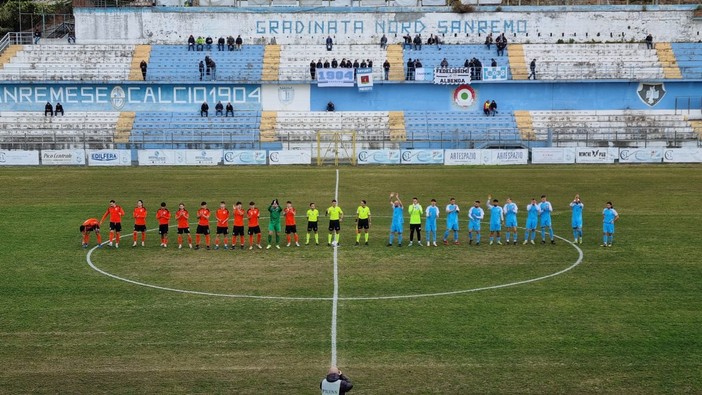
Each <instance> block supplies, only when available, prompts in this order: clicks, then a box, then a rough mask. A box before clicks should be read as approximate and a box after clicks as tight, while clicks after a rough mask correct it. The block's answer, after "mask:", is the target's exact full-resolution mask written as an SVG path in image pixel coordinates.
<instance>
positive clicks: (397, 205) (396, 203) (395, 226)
mask: <svg viewBox="0 0 702 395" xmlns="http://www.w3.org/2000/svg"><path fill="white" fill-rule="evenodd" d="M393 197H395V199H394V200H393ZM390 207H391V208H392V222H391V223H390V240H389V241H388V247H392V243H393V238H394V236H395V235H397V246H398V247H402V225H403V224H404V222H405V220H404V218H403V217H402V215H403V214H404V210H405V208H404V206H403V205H402V201H401V200H400V194H399V193H395V192H390Z"/></svg>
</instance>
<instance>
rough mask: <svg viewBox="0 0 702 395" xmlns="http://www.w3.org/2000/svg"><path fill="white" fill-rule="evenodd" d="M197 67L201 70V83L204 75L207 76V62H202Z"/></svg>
mask: <svg viewBox="0 0 702 395" xmlns="http://www.w3.org/2000/svg"><path fill="white" fill-rule="evenodd" d="M197 67H198V69H199V70H200V81H202V75H203V74H205V62H203V61H202V60H201V61H200V64H199V65H198V66H197Z"/></svg>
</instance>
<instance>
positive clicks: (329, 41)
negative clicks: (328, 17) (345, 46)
mask: <svg viewBox="0 0 702 395" xmlns="http://www.w3.org/2000/svg"><path fill="white" fill-rule="evenodd" d="M326 43H327V51H331V50H332V47H333V46H334V40H332V38H331V36H327V41H326Z"/></svg>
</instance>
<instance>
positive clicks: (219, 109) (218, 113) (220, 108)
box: [215, 100, 224, 116]
mask: <svg viewBox="0 0 702 395" xmlns="http://www.w3.org/2000/svg"><path fill="white" fill-rule="evenodd" d="M222 111H224V104H222V101H221V100H220V101H218V102H217V104H215V116H222Z"/></svg>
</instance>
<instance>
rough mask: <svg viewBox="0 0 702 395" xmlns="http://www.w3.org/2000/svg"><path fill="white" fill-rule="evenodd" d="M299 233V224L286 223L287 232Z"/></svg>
mask: <svg viewBox="0 0 702 395" xmlns="http://www.w3.org/2000/svg"><path fill="white" fill-rule="evenodd" d="M290 233H297V225H285V234H286V235H288V234H290Z"/></svg>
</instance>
